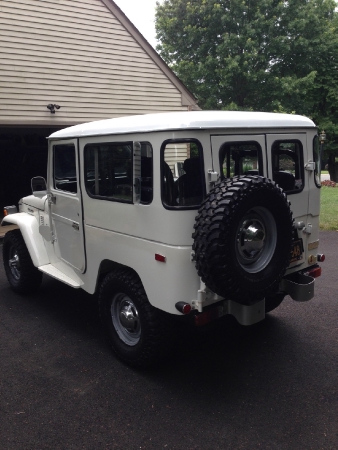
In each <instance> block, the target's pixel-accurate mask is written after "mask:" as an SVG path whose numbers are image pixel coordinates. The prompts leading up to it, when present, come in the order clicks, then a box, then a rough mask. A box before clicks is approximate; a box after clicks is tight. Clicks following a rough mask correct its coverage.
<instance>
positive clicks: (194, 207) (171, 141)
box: [160, 138, 206, 211]
mask: <svg viewBox="0 0 338 450" xmlns="http://www.w3.org/2000/svg"><path fill="white" fill-rule="evenodd" d="M189 143H194V144H196V145H197V147H198V154H199V160H200V171H201V177H202V188H203V198H202V201H203V200H204V199H205V197H206V185H205V170H204V151H203V146H202V144H201V142H200V141H199V140H198V139H196V138H176V139H166V140H165V141H163V142H162V144H161V149H160V179H161V202H162V205H163V207H164V208H165V209H168V210H171V211H183V210H197V209H199V207H200V204H199V205H192V206H180V205H167V204H166V203H165V202H164V199H163V197H164V176H162V174H163V171H164V162H165V161H164V152H165V148H166V146H167V145H168V144H189ZM201 203H202V202H201Z"/></svg>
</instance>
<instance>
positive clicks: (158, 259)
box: [155, 253, 167, 263]
mask: <svg viewBox="0 0 338 450" xmlns="http://www.w3.org/2000/svg"><path fill="white" fill-rule="evenodd" d="M155 259H156V261H160V262H164V263H165V262H166V261H167V258H166V257H165V256H164V255H160V254H159V253H155Z"/></svg>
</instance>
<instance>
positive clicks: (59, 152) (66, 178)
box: [48, 139, 86, 272]
mask: <svg viewBox="0 0 338 450" xmlns="http://www.w3.org/2000/svg"><path fill="white" fill-rule="evenodd" d="M50 145H51V148H50V153H49V177H48V178H49V185H48V191H49V192H48V194H49V195H48V197H49V206H50V216H51V223H52V230H53V235H54V236H53V244H54V253H55V256H56V258H57V259H58V260H62V261H64V262H65V263H67V264H68V265H70V266H72V267H73V268H74V269H77V270H78V271H80V272H84V271H85V267H86V261H85V249H84V233H83V218H82V203H81V202H82V196H81V190H80V183H79V158H78V143H77V140H76V139H71V140H65V141H52V142H51V144H50Z"/></svg>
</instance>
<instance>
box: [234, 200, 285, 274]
mask: <svg viewBox="0 0 338 450" xmlns="http://www.w3.org/2000/svg"><path fill="white" fill-rule="evenodd" d="M276 244H277V227H276V222H275V219H274V218H273V216H272V214H271V213H270V211H268V210H267V209H266V208H263V207H256V208H252V209H251V210H250V211H248V212H247V213H246V214H245V215H244V216H243V217H242V219H241V221H240V223H239V226H238V228H237V233H236V255H237V259H238V262H239V264H240V265H241V267H242V268H243V269H244V270H245V271H246V272H248V273H257V272H260V271H261V270H263V269H265V267H266V266H267V265H268V264H269V263H270V261H271V258H272V257H273V255H274V252H275V249H276Z"/></svg>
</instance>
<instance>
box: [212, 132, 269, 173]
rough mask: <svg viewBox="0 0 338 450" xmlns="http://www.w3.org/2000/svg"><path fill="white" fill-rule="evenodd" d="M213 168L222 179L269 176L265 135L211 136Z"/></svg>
mask: <svg viewBox="0 0 338 450" xmlns="http://www.w3.org/2000/svg"><path fill="white" fill-rule="evenodd" d="M211 148H212V160H213V167H214V170H215V171H216V172H218V173H219V174H220V176H221V178H222V177H223V176H224V177H225V178H229V177H232V176H234V175H264V176H267V163H266V147H265V135H264V134H256V135H255V134H252V135H245V134H241V135H218V136H211Z"/></svg>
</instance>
